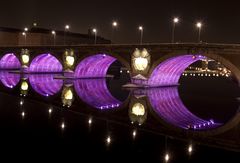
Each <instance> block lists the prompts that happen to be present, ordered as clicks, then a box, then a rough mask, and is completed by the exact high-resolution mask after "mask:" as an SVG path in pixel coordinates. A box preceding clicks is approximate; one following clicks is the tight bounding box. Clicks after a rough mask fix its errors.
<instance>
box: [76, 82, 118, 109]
mask: <svg viewBox="0 0 240 163" xmlns="http://www.w3.org/2000/svg"><path fill="white" fill-rule="evenodd" d="M74 88H75V91H76V92H77V94H78V96H79V97H80V98H81V99H82V100H83V101H84V102H86V103H87V104H89V105H90V106H92V107H94V108H97V109H104V110H106V109H114V108H117V107H119V106H120V105H121V104H122V102H121V101H119V100H118V99H116V98H115V97H113V96H112V95H111V93H110V91H109V90H108V87H107V83H106V79H93V80H91V79H83V80H76V81H75V82H74Z"/></svg>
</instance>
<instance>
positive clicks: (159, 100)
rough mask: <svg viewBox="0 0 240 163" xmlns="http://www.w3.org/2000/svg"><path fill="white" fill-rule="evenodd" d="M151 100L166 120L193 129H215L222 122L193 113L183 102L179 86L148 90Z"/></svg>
mask: <svg viewBox="0 0 240 163" xmlns="http://www.w3.org/2000/svg"><path fill="white" fill-rule="evenodd" d="M147 95H148V98H149V102H150V104H151V105H152V108H153V110H154V112H155V113H156V114H157V115H158V116H159V117H160V118H161V119H163V120H165V121H166V122H168V123H170V124H172V125H174V126H177V127H180V128H183V129H193V130H205V129H213V128H216V127H218V126H220V125H222V124H221V123H215V122H214V120H212V119H211V120H204V119H201V118H199V117H197V116H196V115H194V114H193V113H191V112H190V111H189V110H188V109H187V108H186V107H185V106H184V104H183V102H182V100H181V98H180V97H179V94H178V89H177V87H167V88H159V89H150V90H147Z"/></svg>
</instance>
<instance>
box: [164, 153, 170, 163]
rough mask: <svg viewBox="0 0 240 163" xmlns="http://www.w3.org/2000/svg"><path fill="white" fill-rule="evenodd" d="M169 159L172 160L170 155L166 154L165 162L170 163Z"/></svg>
mask: <svg viewBox="0 0 240 163" xmlns="http://www.w3.org/2000/svg"><path fill="white" fill-rule="evenodd" d="M169 159H170V156H169V154H168V153H166V154H165V157H164V160H165V162H168V161H169Z"/></svg>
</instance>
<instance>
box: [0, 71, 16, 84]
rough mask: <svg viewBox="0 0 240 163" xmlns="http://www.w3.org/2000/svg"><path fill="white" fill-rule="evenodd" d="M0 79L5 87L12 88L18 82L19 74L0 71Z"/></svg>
mask: <svg viewBox="0 0 240 163" xmlns="http://www.w3.org/2000/svg"><path fill="white" fill-rule="evenodd" d="M0 80H1V82H2V83H3V85H4V86H5V87H8V88H13V87H15V86H16V85H17V84H18V83H19V81H20V75H19V74H13V73H9V72H7V71H0Z"/></svg>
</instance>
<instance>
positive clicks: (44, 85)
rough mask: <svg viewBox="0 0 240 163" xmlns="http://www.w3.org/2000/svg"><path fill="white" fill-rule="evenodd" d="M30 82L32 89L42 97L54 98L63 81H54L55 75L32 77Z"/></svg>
mask: <svg viewBox="0 0 240 163" xmlns="http://www.w3.org/2000/svg"><path fill="white" fill-rule="evenodd" d="M29 81H30V84H31V86H32V88H33V89H34V90H35V91H36V92H37V93H39V94H40V95H42V96H52V95H55V94H56V93H58V92H59V91H60V90H61V88H62V86H63V81H62V80H56V79H54V75H49V74H48V75H44V74H39V75H30V76H29Z"/></svg>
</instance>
